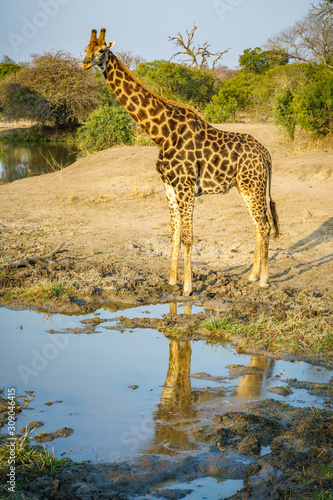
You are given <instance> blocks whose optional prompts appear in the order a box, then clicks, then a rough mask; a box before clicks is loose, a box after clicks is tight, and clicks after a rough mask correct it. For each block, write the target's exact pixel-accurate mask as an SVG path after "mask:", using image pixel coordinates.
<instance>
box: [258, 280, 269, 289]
mask: <svg viewBox="0 0 333 500" xmlns="http://www.w3.org/2000/svg"><path fill="white" fill-rule="evenodd" d="M259 286H260V288H268V287H269V284H268V283H267V281H259Z"/></svg>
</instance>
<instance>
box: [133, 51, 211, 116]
mask: <svg viewBox="0 0 333 500" xmlns="http://www.w3.org/2000/svg"><path fill="white" fill-rule="evenodd" d="M136 74H137V76H138V78H139V79H141V80H142V81H143V83H145V84H146V85H147V86H148V87H150V88H152V90H153V91H155V92H157V93H158V94H162V95H163V96H164V97H166V98H168V99H173V100H176V101H179V102H183V103H187V104H190V105H192V106H196V107H199V108H200V107H204V106H206V105H207V104H208V102H209V101H210V99H211V98H212V96H213V95H214V93H216V91H217V86H218V84H219V81H218V80H217V79H216V78H215V77H214V76H213V74H212V73H211V72H209V71H201V70H199V69H194V68H189V67H188V66H186V65H185V64H177V63H173V62H169V61H163V60H160V61H153V62H148V63H142V64H140V65H139V67H138V69H137V71H136Z"/></svg>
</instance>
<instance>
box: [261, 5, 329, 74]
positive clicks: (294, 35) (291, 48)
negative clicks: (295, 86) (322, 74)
mask: <svg viewBox="0 0 333 500" xmlns="http://www.w3.org/2000/svg"><path fill="white" fill-rule="evenodd" d="M266 45H267V47H268V49H271V50H277V51H282V52H284V53H285V54H287V55H288V56H289V58H290V59H294V60H295V61H302V62H310V61H316V62H318V63H322V64H323V65H324V66H326V67H328V68H329V69H330V70H333V2H331V1H328V0H326V1H322V2H319V4H318V5H316V6H312V8H311V9H310V10H309V12H308V13H307V14H306V15H305V16H304V17H303V19H301V20H299V21H297V22H296V23H295V24H294V25H293V26H291V27H290V28H287V29H285V30H283V31H281V33H279V34H277V35H275V36H273V37H272V38H269V39H268V41H267V44H266Z"/></svg>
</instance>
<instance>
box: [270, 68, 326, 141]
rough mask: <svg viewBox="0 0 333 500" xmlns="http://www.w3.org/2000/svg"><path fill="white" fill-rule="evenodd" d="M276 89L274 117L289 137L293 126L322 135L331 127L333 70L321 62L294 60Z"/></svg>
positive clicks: (318, 135)
mask: <svg viewBox="0 0 333 500" xmlns="http://www.w3.org/2000/svg"><path fill="white" fill-rule="evenodd" d="M291 66H294V70H295V71H294V72H293V73H292V72H291V71H288V73H285V75H284V76H285V79H284V81H283V82H282V81H280V82H279V85H278V86H277V88H276V91H275V99H274V119H275V123H276V124H277V125H280V126H282V128H283V129H284V130H285V131H286V133H287V134H288V136H289V137H290V139H294V134H295V129H296V127H299V128H300V129H302V130H306V131H309V132H310V133H312V134H313V135H314V136H316V137H318V138H323V137H325V136H326V135H327V134H329V133H331V132H332V131H333V74H332V73H331V72H330V71H329V70H328V69H327V68H326V67H324V66H323V65H320V64H312V63H307V64H297V65H291Z"/></svg>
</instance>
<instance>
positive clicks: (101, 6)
mask: <svg viewBox="0 0 333 500" xmlns="http://www.w3.org/2000/svg"><path fill="white" fill-rule="evenodd" d="M317 3H318V0H317V1H316V0H279V1H276V0H208V1H207V0H165V1H163V2H160V1H158V0H109V1H108V0H14V1H11V2H8V0H2V3H1V16H0V33H1V42H0V59H2V56H3V55H4V54H6V55H8V56H9V57H11V58H12V59H14V60H15V61H28V60H29V59H30V56H31V54H33V53H41V52H44V51H49V50H52V49H61V50H66V51H68V52H71V53H72V54H74V55H75V56H79V57H83V49H84V47H85V46H86V45H87V44H88V43H89V38H90V32H91V29H92V28H96V29H98V30H99V29H100V28H103V27H105V28H106V30H107V31H106V39H107V41H111V40H115V41H116V45H115V47H114V51H115V52H117V50H125V51H130V52H132V54H138V55H141V56H142V57H144V58H145V59H146V60H148V61H151V60H154V59H170V57H171V56H172V54H173V53H174V52H175V49H174V46H173V45H172V43H171V42H170V41H169V40H168V36H169V35H170V36H174V35H175V34H176V33H177V32H178V31H181V32H183V33H185V30H186V29H189V30H190V29H192V27H193V24H194V23H196V25H197V26H198V30H197V32H196V37H195V41H196V42H197V43H200V42H204V41H206V40H207V41H208V42H209V43H211V44H212V45H211V50H212V51H213V52H215V51H217V50H225V49H227V48H228V47H230V50H229V52H228V53H227V54H225V56H224V58H223V61H222V63H223V64H225V65H227V66H229V67H230V68H234V67H237V65H238V57H239V55H240V54H241V53H242V52H243V50H244V49H246V48H249V47H251V48H253V47H256V46H262V45H263V44H264V43H265V41H266V40H267V38H268V37H269V36H270V35H273V34H274V33H277V32H279V31H281V30H282V29H284V28H286V27H288V26H290V25H292V24H293V23H294V22H295V21H296V20H298V19H300V18H301V17H302V16H303V15H304V14H306V12H307V11H308V9H309V7H310V6H311V4H317Z"/></svg>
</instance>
